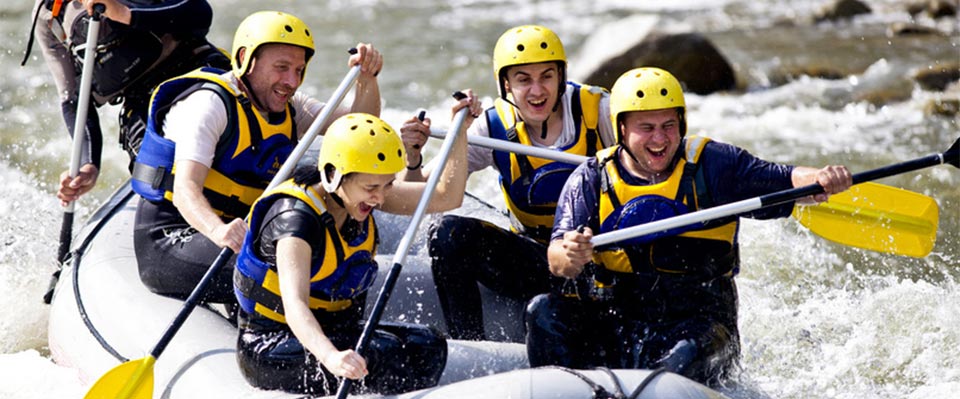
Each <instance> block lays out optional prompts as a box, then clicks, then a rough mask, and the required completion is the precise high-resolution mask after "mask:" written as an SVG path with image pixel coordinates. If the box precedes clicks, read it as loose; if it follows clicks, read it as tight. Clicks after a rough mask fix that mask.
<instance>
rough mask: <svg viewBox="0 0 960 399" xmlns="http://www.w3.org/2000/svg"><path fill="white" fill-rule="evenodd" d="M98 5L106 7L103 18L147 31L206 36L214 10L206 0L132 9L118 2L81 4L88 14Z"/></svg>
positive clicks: (99, 0)
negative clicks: (189, 33) (190, 33)
mask: <svg viewBox="0 0 960 399" xmlns="http://www.w3.org/2000/svg"><path fill="white" fill-rule="evenodd" d="M97 3H101V4H103V5H104V6H105V7H106V11H104V13H103V16H104V17H106V18H107V19H110V20H111V21H114V22H119V23H121V24H124V25H129V26H130V27H132V28H135V29H142V30H146V31H150V32H158V33H183V32H193V33H194V34H196V35H198V36H205V35H206V34H207V32H208V31H209V30H210V24H211V23H212V21H213V8H211V7H210V4H209V3H207V1H206V0H167V1H162V2H159V3H156V4H149V5H148V4H137V5H132V6H128V5H127V4H125V3H124V2H122V1H119V0H84V1H83V5H84V7H86V9H87V12H88V13H90V12H93V6H94V4H97Z"/></svg>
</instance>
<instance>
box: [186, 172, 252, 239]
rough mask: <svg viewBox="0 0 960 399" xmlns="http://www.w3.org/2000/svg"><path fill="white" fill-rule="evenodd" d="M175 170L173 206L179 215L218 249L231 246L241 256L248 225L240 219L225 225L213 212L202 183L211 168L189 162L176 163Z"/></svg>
mask: <svg viewBox="0 0 960 399" xmlns="http://www.w3.org/2000/svg"><path fill="white" fill-rule="evenodd" d="M174 168H175V169H176V171H177V173H176V174H175V175H174V177H173V205H174V206H176V207H177V211H179V212H180V215H181V216H183V218H184V219H185V220H186V221H187V223H189V224H190V226H191V227H193V228H194V229H196V230H197V231H199V232H200V234H203V235H204V236H206V237H207V238H209V239H210V241H213V243H214V244H217V246H219V247H221V248H224V247H229V248H230V249H232V250H233V252H234V253H239V252H240V246H241V245H242V244H243V236H244V235H245V234H246V233H247V225H246V223H244V222H243V220H241V219H234V220H232V221H230V222H229V223H224V222H223V220H222V219H220V216H217V214H216V213H214V211H213V207H211V206H210V202H209V201H207V197H205V196H204V195H203V182H204V181H205V180H206V179H207V173H209V171H210V168H208V167H207V166H206V165H204V164H202V163H199V162H196V161H191V160H186V159H184V160H179V161H177V162H176V165H175V166H174Z"/></svg>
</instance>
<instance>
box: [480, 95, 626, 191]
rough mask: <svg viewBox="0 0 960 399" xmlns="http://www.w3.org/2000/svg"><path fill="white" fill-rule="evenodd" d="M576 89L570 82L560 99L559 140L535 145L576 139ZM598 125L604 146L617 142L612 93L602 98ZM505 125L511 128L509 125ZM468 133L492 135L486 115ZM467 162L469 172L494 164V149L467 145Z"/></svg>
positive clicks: (560, 144) (559, 144)
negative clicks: (612, 120) (573, 107)
mask: <svg viewBox="0 0 960 399" xmlns="http://www.w3.org/2000/svg"><path fill="white" fill-rule="evenodd" d="M575 91H577V90H574V88H573V86H572V85H570V84H569V83H568V84H567V89H566V90H564V93H563V97H562V98H561V99H560V106H561V107H563V130H562V131H561V132H560V137H558V138H557V141H556V142H554V143H553V145H549V146H547V145H543V144H540V143H538V142H536V141H535V140H531V143H532V144H533V146H534V147H541V148H550V149H557V148H562V147H565V146H567V145H570V144H572V143H573V142H574V141H576V138H577V136H576V135H577V126H574V124H573V121H574V119H573V111H571V110H570V103H571V97H572V96H573V94H574V92H575ZM597 125H598V126H597V132H598V133H599V135H600V141H601V142H602V143H603V147H609V146H611V145H613V144H615V143H616V135H615V134H614V133H613V128H612V127H611V126H610V95H609V94H607V93H604V94H603V97H602V98H601V99H600V115H599V119H598V120H597ZM505 127H506V128H508V129H509V128H510V127H509V126H505ZM467 134H472V135H476V136H482V137H490V130H489V127H488V126H487V121H486V118H485V116H481V117H480V118H477V119H476V120H474V122H473V124H472V125H471V126H470V128H469V129H468V130H467ZM467 162H468V166H467V170H468V173H473V172H476V171H478V170H483V169H484V168H486V167H488V166H491V165H493V150H492V149H490V148H485V147H481V146H478V145H471V146H469V147H467Z"/></svg>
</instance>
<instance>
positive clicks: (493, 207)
mask: <svg viewBox="0 0 960 399" xmlns="http://www.w3.org/2000/svg"><path fill="white" fill-rule="evenodd" d="M463 195H465V196H467V197H469V198H471V199H473V200H475V201H477V202H479V203H480V204H482V205H484V206H486V207H487V208H490V209H491V210H493V211H495V212H497V213H499V214H501V215H503V216H509V213H508V212H507V211H505V210H503V209H500V208H497V207H495V206H493V204H491V203H489V202H487V201H485V200H484V199H483V198H480V197H478V196H477V195H476V194H473V193H471V192H469V191H464V192H463Z"/></svg>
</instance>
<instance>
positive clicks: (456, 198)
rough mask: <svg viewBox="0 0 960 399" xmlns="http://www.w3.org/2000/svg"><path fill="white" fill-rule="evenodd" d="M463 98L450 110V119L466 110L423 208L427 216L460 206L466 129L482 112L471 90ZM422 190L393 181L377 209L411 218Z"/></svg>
mask: <svg viewBox="0 0 960 399" xmlns="http://www.w3.org/2000/svg"><path fill="white" fill-rule="evenodd" d="M463 93H464V94H466V95H467V96H466V97H465V98H464V99H462V100H460V101H458V102H457V103H456V104H455V105H454V106H453V109H452V113H453V115H456V114H457V112H458V111H459V110H461V109H463V108H468V110H467V116H466V119H465V120H464V123H463V126H461V128H460V131H459V132H457V141H456V142H455V143H454V146H453V149H452V152H451V153H450V154H449V157H448V160H447V164H446V165H444V168H443V172H442V173H443V174H442V175H441V176H440V178H439V180H438V182H437V187H436V189H435V191H434V196H433V197H432V198H431V200H430V204H429V205H428V206H427V212H430V213H434V212H444V211H448V210H451V209H456V208H458V207H460V205H461V204H462V203H463V193H464V192H465V191H466V189H467V159H466V158H467V137H466V131H467V126H469V125H470V123H471V122H473V119H474V118H476V117H477V116H478V115H480V113H481V110H482V108H481V107H480V100H479V99H477V96H476V95H475V94H474V93H473V91H471V90H464V91H463ZM425 189H426V183H423V182H409V181H395V182H394V183H393V188H392V189H390V190H389V191H387V194H386V198H385V199H384V202H383V205H382V206H381V209H382V210H383V211H385V212H389V213H396V214H401V215H409V214H412V213H413V212H414V211H415V210H416V209H417V203H418V202H419V201H420V197H421V196H422V194H423V190H425Z"/></svg>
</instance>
